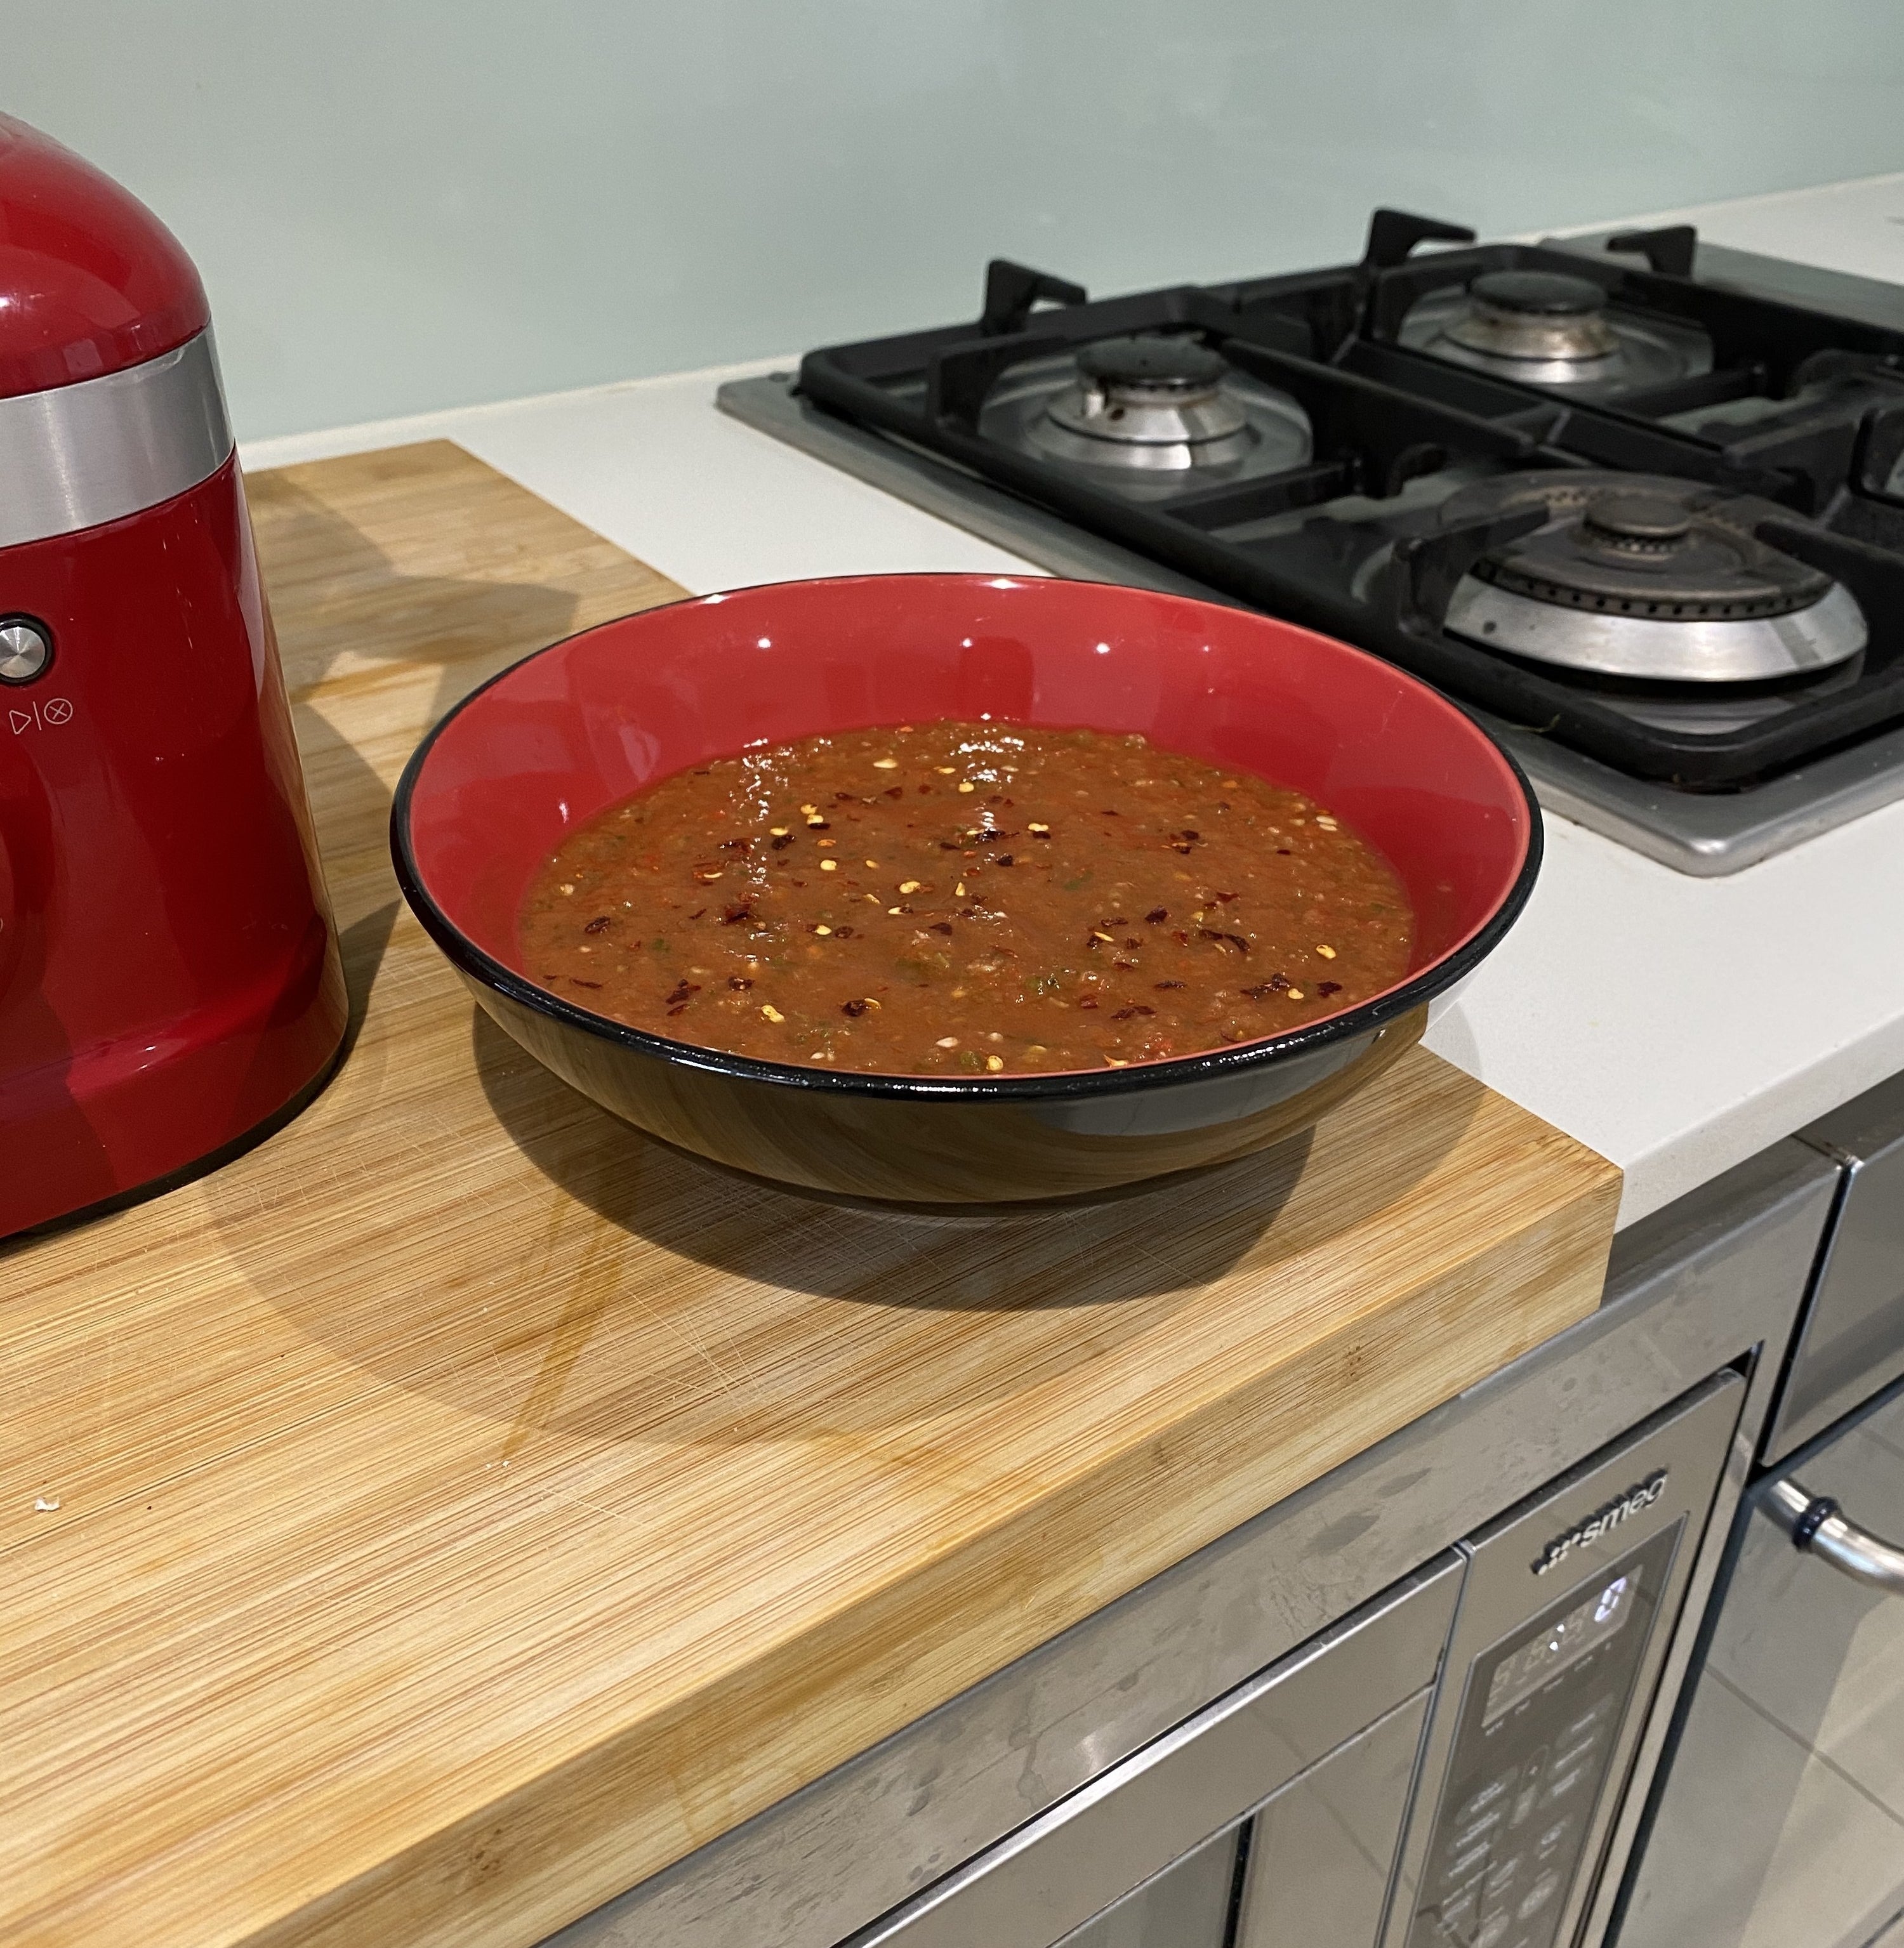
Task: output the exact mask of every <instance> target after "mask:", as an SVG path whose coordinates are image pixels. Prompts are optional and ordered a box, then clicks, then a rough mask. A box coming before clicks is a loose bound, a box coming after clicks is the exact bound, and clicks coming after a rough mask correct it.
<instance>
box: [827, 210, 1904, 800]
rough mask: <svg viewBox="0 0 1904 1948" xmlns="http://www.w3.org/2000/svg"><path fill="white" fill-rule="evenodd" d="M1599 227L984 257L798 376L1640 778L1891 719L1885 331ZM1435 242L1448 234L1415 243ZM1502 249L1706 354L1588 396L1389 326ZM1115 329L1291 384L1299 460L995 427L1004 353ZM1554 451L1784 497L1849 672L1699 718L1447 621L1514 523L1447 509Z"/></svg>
mask: <svg viewBox="0 0 1904 1948" xmlns="http://www.w3.org/2000/svg"><path fill="white" fill-rule="evenodd" d="M1615 241H1616V242H1617V243H1620V244H1623V245H1624V246H1626V247H1629V248H1630V251H1631V254H1632V259H1633V261H1621V262H1614V261H1612V260H1610V259H1600V258H1594V257H1587V256H1581V255H1578V254H1575V253H1569V252H1565V251H1561V250H1555V249H1549V248H1536V247H1525V246H1519V245H1492V246H1474V243H1473V235H1472V233H1471V232H1470V231H1465V230H1462V229H1461V228H1458V226H1455V225H1449V224H1445V223H1441V222H1436V221H1434V220H1432V219H1422V218H1417V217H1412V216H1406V215H1404V214H1402V213H1401V212H1393V211H1380V212H1377V214H1376V216H1375V218H1374V221H1373V222H1372V223H1371V226H1370V232H1369V239H1368V247H1367V250H1365V254H1364V256H1363V257H1362V260H1361V261H1360V262H1357V263H1355V264H1352V265H1340V266H1337V267H1334V268H1328V269H1325V270H1321V271H1311V272H1303V273H1300V274H1295V275H1288V276H1284V277H1276V278H1261V279H1256V280H1253V281H1247V282H1241V283H1237V284H1225V285H1216V286H1211V287H1197V286H1189V285H1184V286H1178V287H1172V288H1169V289H1166V290H1157V291H1150V292H1144V293H1137V294H1135V295H1132V296H1124V297H1117V298H1111V299H1098V300H1095V301H1093V300H1092V299H1089V297H1088V296H1086V293H1085V292H1084V291H1083V290H1082V289H1081V288H1079V287H1078V286H1076V285H1075V284H1070V283H1067V281H1064V280H1062V279H1060V278H1054V277H1051V276H1050V275H1047V274H1045V273H1044V272H1042V271H1035V270H1032V269H1029V268H1026V267H1024V266H1023V265H1014V264H1011V263H1008V262H1003V261H1000V262H995V263H994V264H993V265H992V266H991V267H990V269H989V273H988V275H987V278H986V291H985V300H984V304H983V310H982V312H981V315H980V318H978V320H977V321H976V322H974V323H973V324H964V325H954V326H951V327H945V328H943V329H940V330H931V331H923V332H915V333H909V334H906V335H905V336H902V337H895V338H887V339H883V340H868V341H865V342H864V343H858V344H851V345H841V346H831V347H828V348H827V349H823V350H820V351H816V352H811V353H809V355H807V357H806V358H805V359H804V360H803V361H802V364H801V368H800V391H801V392H802V394H803V395H804V396H805V398H806V399H807V400H808V401H809V403H811V404H812V405H816V406H818V407H819V408H824V409H825V410H826V411H831V412H833V413H836V414H840V415H842V416H843V417H846V419H848V420H851V421H853V422H854V423H857V424H859V425H861V426H862V427H869V428H872V429H876V430H879V431H881V432H882V433H885V434H887V435H888V436H892V437H894V438H896V439H899V440H902V441H904V442H907V443H908V444H909V445H912V446H913V447H915V448H923V449H924V450H925V451H928V452H930V453H931V454H935V455H937V456H939V457H940V458H942V459H943V460H944V461H947V462H949V463H952V464H954V465H955V466H957V467H962V468H965V469H968V470H971V472H973V473H977V474H978V475H980V476H982V477H983V478H984V479H987V480H989V481H990V482H993V483H994V484H995V485H999V486H1001V487H1002V488H1005V489H1008V490H1009V491H1010V492H1012V493H1014V494H1016V495H1020V496H1021V497H1023V498H1024V499H1026V500H1027V501H1032V502H1034V503H1036V504H1039V505H1041V506H1042V507H1046V508H1048V509H1050V510H1053V511H1054V512H1056V513H1059V514H1061V515H1062V516H1064V517H1065V518H1066V519H1067V520H1071V521H1073V522H1075V523H1078V524H1079V526H1082V527H1084V528H1086V529H1090V530H1092V532H1095V533H1098V534H1100V535H1104V536H1107V537H1108V538H1111V539H1113V540H1114V541H1119V542H1120V543H1122V544H1123V545H1125V546H1126V547H1130V548H1132V549H1134V550H1135V551H1138V552H1140V553H1141V554H1144V555H1145V556H1147V557H1150V558H1151V559H1152V560H1156V561H1157V562H1160V563H1163V564H1165V565H1167V566H1170V567H1172V568H1174V569H1177V570H1179V572H1182V573H1185V574H1187V575H1192V576H1194V577H1195V578H1196V579H1198V580H1199V581H1201V582H1204V583H1207V585H1210V586H1211V587H1213V588H1216V589H1219V590H1221V591H1224V592H1225V593H1226V594H1230V595H1232V596H1234V597H1236V598H1238V599H1239V600H1243V601H1246V602H1248V603H1251V604H1253V605H1254V606H1258V607H1259V608H1262V609H1263V610H1266V611H1267V612H1269V613H1272V614H1275V615H1278V616H1284V617H1287V619H1290V620H1291V621H1293V622H1300V623H1303V624H1305V625H1308V626H1309V627H1312V628H1319V629H1322V630H1324V631H1328V633H1330V634H1334V635H1338V636H1341V637H1346V639H1348V640H1349V641H1353V642H1357V643H1359V644H1362V645H1363V646H1365V647H1368V648H1369V649H1371V650H1374V651H1376V652H1377V653H1380V654H1382V655H1384V656H1389V657H1390V658H1392V659H1393V660H1394V661H1396V662H1399V663H1400V664H1402V665H1405V667H1407V668H1410V669H1412V670H1413V671H1415V672H1416V673H1417V674H1418V675H1421V676H1423V677H1424V678H1427V680H1428V681H1430V682H1432V683H1434V684H1437V685H1438V686H1439V687H1441V688H1443V689H1444V690H1447V691H1448V692H1449V693H1450V694H1452V695H1453V696H1457V697H1459V698H1461V699H1464V700H1465V701H1467V702H1468V703H1472V704H1474V705H1476V706H1479V707H1481V708H1483V709H1487V710H1489V711H1491V712H1494V713H1495V714H1496V715H1498V716H1500V717H1502V718H1505V719H1507V720H1508V721H1511V722H1514V723H1517V724H1522V725H1525V726H1527V727H1532V728H1533V729H1535V730H1539V731H1540V732H1542V733H1543V734H1545V735H1547V736H1548V737H1551V738H1553V739H1554V740H1556V741H1558V742H1561V743H1566V744H1568V745H1570V746H1573V748H1575V749H1579V750H1580V751H1583V752H1586V753H1588V754H1589V755H1592V756H1593V757H1595V758H1598V759H1600V760H1601V762H1604V763H1607V764H1609V765H1614V766H1615V767H1617V768H1619V769H1620V770H1623V771H1627V772H1629V773H1630V774H1633V775H1634V776H1636V777H1642V778H1646V779H1652V780H1663V781H1665V782H1667V783H1673V784H1676V785H1679V786H1683V787H1687V788H1691V789H1725V788H1729V787H1735V786H1741V785H1744V784H1747V783H1750V782H1752V781H1754V780H1760V779H1763V778H1765V777H1769V776H1771V775H1773V774H1776V773H1778V772H1779V771H1781V770H1784V769H1786V768H1790V767H1791V766H1792V765H1795V764H1797V763H1799V762H1802V761H1803V760H1804V759H1806V758H1811V757H1813V756H1816V755H1820V754H1822V753H1823V752H1826V751H1829V750H1832V749H1837V748H1839V747H1840V746H1844V745H1846V744H1847V743H1851V742H1853V741H1855V740H1857V739H1859V737H1864V736H1865V735H1868V734H1871V733H1872V732H1874V731H1875V730H1878V728H1880V727H1883V726H1885V725H1887V724H1892V723H1893V722H1896V721H1899V720H1904V332H1899V331H1891V330H1884V329H1883V328H1881V327H1878V326H1877V325H1874V324H1868V323H1863V322H1860V321H1856V320H1851V319H1846V318H1838V317H1834V316H1832V315H1828V314H1827V313H1825V312H1819V311H1814V310H1811V309H1806V308H1805V307H1803V306H1798V305H1794V304H1789V303H1784V302H1778V301H1775V300H1772V299H1765V298H1760V297H1754V296H1747V295H1746V294H1744V293H1739V292H1737V291H1733V290H1725V289H1720V288H1717V287H1714V286H1712V285H1710V284H1701V283H1700V282H1698V281H1697V280H1696V279H1695V278H1693V277H1692V276H1691V275H1689V271H1690V268H1691V260H1692V253H1693V247H1694V241H1693V239H1692V237H1691V233H1690V232H1689V231H1684V230H1682V229H1674V230H1669V231H1654V232H1650V233H1644V234H1636V235H1635V236H1633V237H1629V238H1625V239H1616V240H1615ZM1424 243H1427V244H1442V245H1447V246H1453V247H1450V248H1442V249H1436V250H1430V251H1427V252H1424V253H1421V254H1419V255H1416V254H1412V253H1415V251H1416V250H1417V247H1418V246H1419V245H1421V244H1424ZM1503 271H1509V272H1522V273H1525V272H1530V271H1531V272H1537V273H1545V274H1555V273H1558V274H1564V275H1567V276H1568V277H1570V278H1576V279H1577V278H1583V277H1585V278H1590V279H1591V280H1592V281H1593V282H1594V283H1595V284H1598V285H1599V286H1600V287H1601V290H1603V291H1604V293H1605V294H1606V302H1607V311H1608V315H1609V317H1610V318H1620V317H1622V316H1625V315H1630V316H1631V317H1632V318H1634V319H1636V320H1640V321H1648V322H1650V323H1651V324H1654V325H1660V326H1663V327H1669V328H1670V329H1671V330H1675V331H1677V332H1679V333H1681V334H1682V335H1683V334H1685V333H1697V334H1700V335H1701V337H1702V339H1703V342H1704V344H1705V345H1706V346H1707V347H1709V349H1710V358H1709V359H1707V361H1705V363H1706V365H1707V369H1705V370H1703V371H1699V372H1697V374H1693V375H1691V376H1688V377H1682V378H1681V379H1679V380H1676V381H1674V382H1673V383H1672V384H1670V385H1669V386H1665V387H1654V388H1651V389H1648V390H1644V391H1634V392H1627V393H1623V394H1621V395H1619V396H1617V398H1614V399H1595V400H1594V401H1593V402H1591V403H1584V402H1578V401H1576V400H1575V399H1572V398H1563V397H1561V396H1558V395H1556V394H1555V392H1551V391H1549V390H1546V389H1542V388H1541V387H1539V386H1535V385H1533V384H1530V383H1523V382H1520V381H1518V380H1514V379H1512V378H1510V377H1501V376H1498V375H1497V374H1495V373H1494V372H1492V371H1486V372H1483V371H1476V370H1473V369H1471V368H1468V367H1466V366H1464V365H1461V364H1454V363H1451V362H1448V361H1445V360H1443V359H1441V358H1437V356H1435V355H1433V353H1432V352H1429V351H1426V350H1423V349H1418V348H1415V347H1412V346H1409V345H1405V344H1403V343H1401V342H1400V339H1399V331H1400V329H1401V327H1402V322H1403V321H1404V320H1405V318H1407V316H1408V315H1409V312H1410V311H1411V310H1412V309H1413V307H1414V306H1415V305H1417V304H1418V303H1419V302H1421V301H1422V300H1423V299H1424V298H1431V297H1433V296H1434V295H1435V294H1436V293H1444V292H1446V291H1448V290H1451V289H1454V290H1458V289H1460V288H1461V287H1463V286H1464V285H1465V284H1468V283H1469V282H1471V281H1472V279H1473V278H1475V277H1476V276H1480V275H1487V274H1489V273H1499V272H1503ZM1133 334H1136V335H1143V334H1163V335H1166V336H1172V337H1184V338H1186V339H1188V340H1192V341H1194V343H1197V344H1198V345H1200V346H1207V347H1208V348H1210V349H1211V350H1213V351H1214V352H1217V353H1219V355H1221V356H1222V358H1223V359H1224V360H1225V361H1226V362H1227V364H1228V366H1230V367H1231V368H1233V369H1234V370H1235V371H1237V372H1238V373H1239V374H1244V375H1245V377H1247V379H1248V380H1253V381H1254V382H1256V383H1258V384H1259V385H1262V386H1267V387H1270V388H1273V389H1275V391H1276V392H1278V393H1280V394H1281V395H1284V396H1286V397H1287V399H1293V400H1294V402H1296V403H1297V405H1298V406H1300V409H1301V411H1302V413H1303V414H1304V415H1306V418H1307V420H1308V423H1309V430H1310V436H1311V438H1310V447H1311V451H1310V453H1309V457H1308V458H1306V460H1304V461H1302V462H1301V463H1300V464H1297V465H1294V466H1291V467H1286V468H1284V469H1282V470H1279V471H1274V472H1256V473H1248V472H1247V471H1243V472H1241V473H1236V474H1234V475H1232V474H1229V473H1225V472H1223V471H1222V470H1214V471H1211V472H1207V473H1206V472H1203V471H1200V470H1191V471H1189V472H1188V473H1185V474H1183V475H1182V476H1176V477H1174V478H1173V479H1169V480H1167V481H1164V482H1159V480H1158V479H1157V476H1155V475H1149V476H1146V477H1145V483H1144V485H1143V489H1142V491H1141V494H1137V493H1133V492H1132V490H1131V489H1129V486H1128V485H1127V484H1126V483H1124V482H1120V481H1119V480H1117V479H1114V478H1110V477H1107V474H1106V472H1105V470H1103V469H1101V468H1096V467H1091V466H1089V465H1087V464H1071V463H1067V461H1064V460H1062V459H1056V458H1051V457H1050V456H1048V455H1047V454H1042V453H1040V452H1037V451H1032V450H1030V449H1029V448H1027V446H1025V445H1023V444H1021V443H1014V442H1012V441H1011V440H1009V439H1005V438H1002V437H1000V436H999V435H998V434H997V433H995V432H994V431H992V430H988V428H987V427H986V423H985V414H986V403H987V401H988V400H989V399H992V397H993V396H994V395H995V394H996V392H998V389H999V388H1000V386H1001V385H1002V384H1005V383H1010V382H1011V380H1013V378H1014V375H1022V374H1023V373H1024V372H1025V371H1027V370H1033V369H1035V368H1038V366H1039V364H1040V361H1045V362H1047V363H1048V362H1050V361H1054V360H1056V361H1062V360H1065V359H1067V358H1074V357H1075V356H1076V354H1077V353H1078V352H1080V351H1082V350H1083V349H1085V348H1086V347H1087V346H1091V345H1093V344H1095V343H1100V342H1101V341H1103V340H1108V339H1117V338H1124V337H1130V336H1132V335H1133ZM1551 467H1591V468H1602V469H1604V468H1611V469H1615V470H1621V471H1628V472H1639V473H1651V474H1666V475H1673V476H1679V477H1680V478H1682V479H1689V480H1694V481H1698V482H1706V483H1708V484H1711V485H1719V486H1722V487H1724V488H1726V489H1729V490H1731V491H1733V492H1738V493H1741V494H1752V495H1758V496H1760V498H1763V499H1764V500H1766V501H1772V502H1774V503H1775V504H1778V506H1779V507H1780V508H1781V509H1782V510H1786V511H1785V512H1784V513H1781V514H1780V515H1779V516H1776V517H1772V518H1768V519H1767V520H1766V521H1765V522H1763V523H1761V525H1760V529H1759V534H1760V538H1761V539H1763V540H1764V541H1767V542H1768V543H1769V544H1772V546H1775V547H1778V548H1780V549H1782V550H1784V551H1785V552H1787V553H1788V554H1791V555H1793V556H1794V557H1797V559H1798V560H1801V561H1804V562H1806V563H1809V564H1810V565H1811V566H1814V567H1815V568H1818V569H1822V570H1824V571H1825V572H1827V573H1828V574H1830V575H1833V576H1834V577H1836V578H1837V579H1839V580H1840V581H1841V582H1843V583H1844V584H1845V585H1846V586H1847V588H1849V589H1850V592H1851V594H1853V596H1854V597H1856V600H1858V602H1859V605H1860V606H1861V607H1862V610H1864V613H1865V618H1866V621H1867V623H1868V625H1869V628H1870V631H1871V640H1870V643H1869V645H1868V648H1867V650H1866V651H1865V656H1864V659H1863V662H1862V665H1861V666H1860V668H1859V672H1858V673H1857V675H1856V680H1855V681H1850V682H1845V681H1838V682H1837V683H1835V684H1815V685H1813V686H1812V687H1806V686H1805V685H1803V684H1797V685H1794V687H1791V688H1790V689H1789V690H1786V691H1784V692H1783V693H1781V694H1780V696H1778V699H1777V703H1778V707H1777V708H1775V709H1766V710H1765V711H1764V712H1763V713H1762V714H1760V715H1756V717H1755V718H1753V721H1750V722H1747V723H1744V724H1740V723H1739V722H1738V712H1735V711H1728V710H1723V709H1720V710H1715V712H1713V720H1712V721H1711V722H1710V724H1702V723H1701V721H1700V720H1699V715H1698V712H1697V709H1696V708H1692V709H1685V710H1683V711H1682V712H1677V713H1673V714H1672V715H1673V721H1671V722H1669V723H1660V722H1656V721H1648V718H1647V716H1646V714H1645V712H1635V710H1634V709H1632V708H1631V707H1630V699H1629V698H1627V697H1626V696H1623V695H1621V694H1620V693H1618V692H1617V690H1614V689H1612V688H1609V689H1607V690H1605V691H1604V692H1601V691H1598V690H1595V689H1594V688H1593V687H1591V686H1590V685H1589V684H1583V683H1582V682H1581V681H1579V680H1578V679H1576V678H1565V677H1560V676H1557V675H1554V674H1553V673H1551V672H1545V671H1543V670H1542V669H1541V668H1539V667H1538V666H1534V665H1527V664H1524V663H1520V662H1515V661H1513V660H1511V659H1508V658H1506V657H1503V656H1499V655H1496V654H1494V653H1491V652H1489V651H1488V650H1483V649H1480V648H1479V647H1475V646H1474V645H1472V644H1468V643H1466V642H1464V641H1461V640H1460V639H1458V638H1457V637H1453V636H1451V635H1449V634H1447V633H1446V632H1445V631H1444V630H1443V628H1442V626H1441V625H1442V619H1443V616H1445V614H1446V609H1447V604H1448V601H1449V597H1450V596H1451V595H1452V591H1453V589H1454V588H1455V584H1456V583H1457V582H1458V581H1459V579H1460V578H1461V575H1462V574H1463V573H1464V572H1466V571H1467V570H1468V569H1469V568H1471V567H1472V566H1474V563H1476V562H1477V560H1480V558H1481V557H1483V556H1484V555H1485V554H1487V553H1488V552H1489V551H1490V550H1491V549H1492V548H1494V547H1499V546H1500V545H1502V544H1503V543H1504V541H1506V540H1507V539H1508V538H1511V536H1512V535H1518V534H1520V533H1522V532H1527V528H1528V525H1529V520H1530V517H1528V516H1515V517H1514V520H1512V521H1511V522H1509V523H1508V524H1507V525H1506V527H1505V528H1504V527H1503V524H1502V523H1501V522H1500V521H1499V520H1480V521H1469V522H1466V523H1460V524H1457V525H1454V526H1446V525H1444V524H1443V520H1442V517H1441V516H1440V513H1439V512H1438V502H1439V501H1440V499H1443V498H1446V495H1447V494H1448V493H1449V492H1453V491H1455V489H1458V487H1459V486H1461V485H1464V484H1466V483H1467V482H1471V481H1473V480H1474V479H1484V478H1488V477H1491V476H1499V475H1502V474H1511V473H1515V472H1517V471H1520V470H1532V469H1536V468H1551ZM1534 518H1536V519H1537V517H1534Z"/></svg>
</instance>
